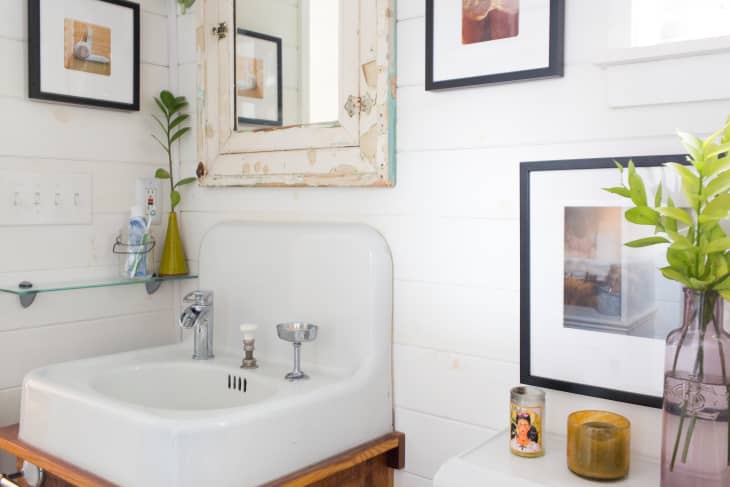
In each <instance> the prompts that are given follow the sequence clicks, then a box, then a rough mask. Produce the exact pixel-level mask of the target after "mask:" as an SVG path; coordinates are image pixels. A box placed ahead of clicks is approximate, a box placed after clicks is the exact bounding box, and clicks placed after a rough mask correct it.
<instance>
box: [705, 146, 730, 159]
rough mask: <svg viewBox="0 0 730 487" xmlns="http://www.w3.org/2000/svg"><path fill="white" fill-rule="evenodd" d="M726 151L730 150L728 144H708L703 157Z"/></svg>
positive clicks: (711, 156) (710, 156) (707, 157)
mask: <svg viewBox="0 0 730 487" xmlns="http://www.w3.org/2000/svg"><path fill="white" fill-rule="evenodd" d="M728 151H730V144H720V145H717V144H712V145H711V146H709V147H708V148H707V153H706V154H705V159H710V158H713V157H717V156H719V155H721V154H724V153H726V152H728Z"/></svg>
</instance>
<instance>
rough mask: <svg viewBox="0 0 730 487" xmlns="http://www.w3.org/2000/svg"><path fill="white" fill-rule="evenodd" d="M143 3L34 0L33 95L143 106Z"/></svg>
mask: <svg viewBox="0 0 730 487" xmlns="http://www.w3.org/2000/svg"><path fill="white" fill-rule="evenodd" d="M139 32H140V14H139V4H138V3H132V2H127V1H124V0H29V1H28V37H29V39H28V42H29V44H28V46H29V50H28V74H29V76H28V81H29V96H30V98H34V99H39V100H48V101H59V102H66V103H75V104H80V105H91V106H97V107H105V108H118V109H122V110H139V53H140V44H139Z"/></svg>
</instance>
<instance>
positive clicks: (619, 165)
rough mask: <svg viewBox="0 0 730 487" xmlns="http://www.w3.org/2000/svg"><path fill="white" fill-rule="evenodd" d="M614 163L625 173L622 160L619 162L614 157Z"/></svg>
mask: <svg viewBox="0 0 730 487" xmlns="http://www.w3.org/2000/svg"><path fill="white" fill-rule="evenodd" d="M613 163H614V164H615V165H616V167H617V168H618V170H619V171H620V172H621V174H623V172H624V167H623V166H622V165H621V163H620V162H618V161H617V160H616V159H614V160H613Z"/></svg>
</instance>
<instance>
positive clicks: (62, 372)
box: [20, 223, 393, 487]
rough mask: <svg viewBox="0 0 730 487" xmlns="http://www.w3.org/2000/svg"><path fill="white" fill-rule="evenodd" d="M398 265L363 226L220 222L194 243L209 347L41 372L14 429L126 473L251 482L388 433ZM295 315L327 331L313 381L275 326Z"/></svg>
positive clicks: (235, 486)
mask: <svg viewBox="0 0 730 487" xmlns="http://www.w3.org/2000/svg"><path fill="white" fill-rule="evenodd" d="M241 242H245V243H246V249H245V252H241ZM391 269H392V263H391V260H390V254H389V252H388V249H387V246H386V245H385V242H384V241H383V240H382V238H381V237H380V236H379V235H378V234H376V233H375V232H374V231H373V230H372V229H369V228H368V227H364V226H360V225H286V224H280V225H264V224H245V223H233V224H226V225H222V226H219V227H216V228H214V229H213V230H211V231H210V232H209V233H208V235H207V237H206V238H205V240H204V242H203V245H202V248H201V253H200V274H201V280H200V287H201V288H205V289H211V290H213V291H214V293H215V307H216V309H215V313H216V316H215V319H216V322H215V323H216V324H215V330H216V344H215V347H216V349H215V353H216V358H215V359H212V360H205V361H194V360H192V358H191V355H192V343H191V342H190V341H186V342H184V343H182V344H179V345H174V346H169V347H161V348H154V349H148V350H141V351H134V352H129V353H124V354H118V355H110V356H104V357H98V358H92V359H87V360H81V361H77V362H69V363H65V364H58V365H52V366H49V367H45V368H42V369H38V370H35V371H33V372H31V373H29V374H28V375H27V376H26V377H25V380H24V383H23V393H22V402H21V419H20V438H21V439H22V440H24V441H26V442H28V443H30V444H32V445H34V446H36V447H38V448H40V449H42V450H45V451H47V452H48V453H51V454H53V455H56V456H58V457H60V458H62V459H64V460H66V461H68V462H71V463H73V464H75V465H77V466H79V467H81V468H83V469H86V470H89V471H91V472H93V473H95V474H97V475H99V476H101V477H104V478H106V479H108V480H109V481H111V482H113V483H116V484H119V485H121V486H130V487H138V486H145V487H146V486H154V487H167V486H169V487H193V486H196V487H197V486H201V485H206V486H207V485H209V486H216V487H248V486H255V485H258V484H261V483H264V482H266V481H269V480H273V479H276V478H278V477H281V476H283V475H286V474H287V473H290V472H292V471H295V470H297V469H300V468H303V467H306V466H307V465H310V464H312V463H316V462H318V461H321V460H323V459H325V458H327V457H330V456H333V455H336V454H337V453H340V452H342V451H344V450H346V449H349V448H352V447H354V446H356V445H358V444H361V443H364V442H366V441H369V440H371V439H374V438H377V437H379V436H381V435H383V434H386V433H388V432H390V431H392V428H393V425H392V396H391V390H392V386H391V365H390V347H391V345H390V343H391V316H392V270H391ZM296 320H307V321H309V322H312V323H316V324H318V325H319V327H320V328H319V336H318V337H317V340H316V341H314V342H310V343H306V344H304V345H303V348H302V367H303V369H304V370H305V371H306V372H307V374H308V375H309V376H310V377H311V378H310V379H309V380H303V381H299V382H289V381H286V380H285V379H284V375H285V374H286V373H287V372H289V371H290V370H291V368H292V357H291V354H292V346H291V344H290V343H288V342H284V341H282V340H280V339H279V338H278V337H277V335H276V328H275V325H276V323H278V322H284V321H296ZM244 321H246V322H256V323H259V324H260V328H259V330H258V332H257V340H256V344H257V357H258V359H259V368H258V369H255V370H243V369H241V368H240V367H239V366H240V363H241V353H242V351H241V342H240V335H239V330H238V324H239V323H241V322H244Z"/></svg>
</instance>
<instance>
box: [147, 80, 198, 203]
mask: <svg viewBox="0 0 730 487" xmlns="http://www.w3.org/2000/svg"><path fill="white" fill-rule="evenodd" d="M155 102H156V103H157V106H158V107H159V108H160V111H161V112H162V119H161V118H160V117H158V116H156V115H152V116H153V117H154V119H155V120H156V121H157V124H158V125H159V126H160V128H161V129H162V138H160V137H157V136H156V135H152V137H153V138H154V139H155V140H156V141H157V143H158V144H160V146H161V147H162V149H163V150H164V151H165V152H166V153H167V160H168V168H167V169H163V168H159V169H157V171H155V177H156V178H157V179H167V180H169V181H170V205H171V208H172V211H175V207H176V206H177V205H178V204H179V203H180V193H179V192H178V191H177V188H179V187H180V186H184V185H186V184H190V183H193V182H195V181H196V178H194V177H191V178H184V179H181V180H179V181H178V182H175V179H174V173H173V169H172V144H173V143H174V142H175V141H176V140H178V139H179V138H180V137H182V136H183V135H185V134H186V133H188V132H189V131H190V127H184V126H183V124H184V123H185V121H186V120H187V119H188V118H189V117H190V116H189V115H188V114H187V113H181V111H182V109H183V108H185V107H186V106H188V102H187V100H186V99H185V97H184V96H175V95H173V94H172V93H170V92H169V91H167V90H163V91H161V92H160V96H159V98H158V97H156V98H155ZM163 119H164V120H163Z"/></svg>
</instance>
